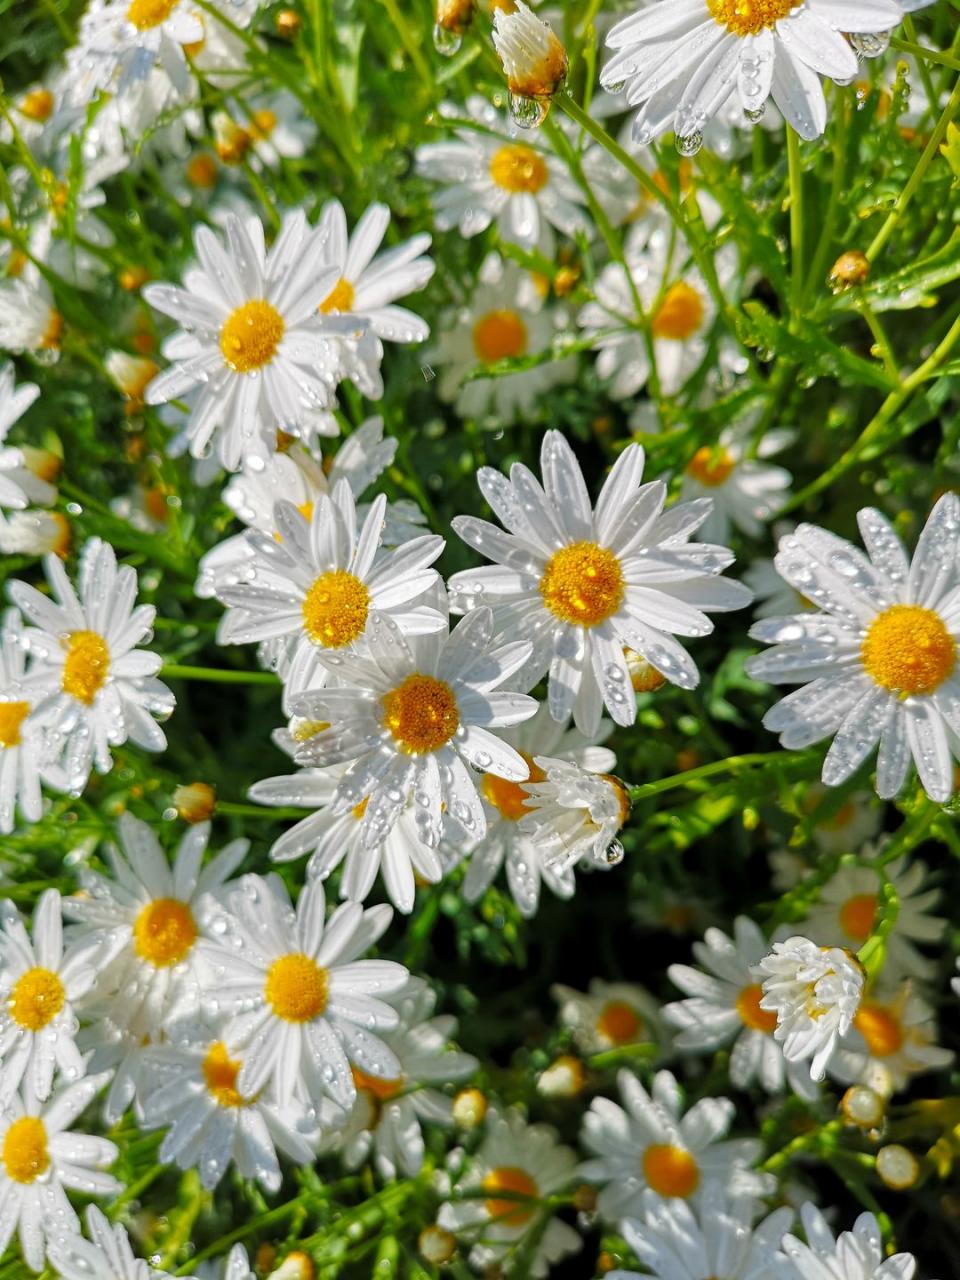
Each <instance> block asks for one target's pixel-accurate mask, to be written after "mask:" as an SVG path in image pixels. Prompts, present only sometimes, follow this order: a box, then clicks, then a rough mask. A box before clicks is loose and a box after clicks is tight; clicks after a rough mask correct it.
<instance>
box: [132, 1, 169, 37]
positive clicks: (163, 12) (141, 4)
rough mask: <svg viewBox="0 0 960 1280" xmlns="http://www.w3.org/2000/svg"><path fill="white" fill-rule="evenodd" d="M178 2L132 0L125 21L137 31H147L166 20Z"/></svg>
mask: <svg viewBox="0 0 960 1280" xmlns="http://www.w3.org/2000/svg"><path fill="white" fill-rule="evenodd" d="M178 4H179V0H133V2H132V4H131V5H130V8H129V9H128V10H127V21H128V22H132V23H133V25H134V26H135V27H136V28H137V30H138V31H149V30H150V28H151V27H159V26H160V24H161V22H166V20H167V19H168V18H169V17H170V15H171V13H173V11H174V9H175V8H176V7H177V5H178Z"/></svg>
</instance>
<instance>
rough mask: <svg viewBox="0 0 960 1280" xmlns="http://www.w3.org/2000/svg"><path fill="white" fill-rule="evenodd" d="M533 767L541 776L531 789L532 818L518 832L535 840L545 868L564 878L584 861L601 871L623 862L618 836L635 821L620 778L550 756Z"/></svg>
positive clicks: (531, 784) (530, 805) (529, 800)
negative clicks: (562, 875) (603, 868)
mask: <svg viewBox="0 0 960 1280" xmlns="http://www.w3.org/2000/svg"><path fill="white" fill-rule="evenodd" d="M534 765H535V766H536V768H537V771H538V776H537V777H534V778H532V779H531V780H530V782H529V783H528V784H527V787H526V790H527V796H528V799H527V802H526V807H527V808H528V809H529V810H530V813H529V815H528V816H527V817H522V818H521V819H520V823H519V829H520V831H521V832H522V833H523V834H524V835H526V836H527V837H528V838H529V839H531V840H533V841H535V843H536V846H537V850H538V853H539V855H540V857H541V859H542V861H543V865H544V866H545V867H550V868H551V869H552V870H553V871H554V872H555V873H557V874H558V875H559V874H562V873H563V872H564V871H570V870H571V869H572V868H573V867H575V866H576V865H577V863H578V862H582V861H584V860H587V861H589V862H592V863H594V864H596V865H599V866H604V865H607V866H615V865H616V864H617V863H618V862H620V861H622V859H623V845H621V843H620V841H619V840H617V839H616V836H617V832H618V831H620V830H622V828H623V827H624V825H625V824H626V821H627V818H628V817H629V816H630V796H629V793H628V792H627V789H626V788H625V787H624V785H623V783H622V782H621V781H620V780H619V778H614V777H611V776H610V775H608V774H595V773H589V772H588V771H587V770H586V769H581V767H580V766H579V765H578V764H574V763H573V762H572V761H569V760H551V759H550V757H549V756H537V757H536V759H535V760H534ZM539 775H542V776H539Z"/></svg>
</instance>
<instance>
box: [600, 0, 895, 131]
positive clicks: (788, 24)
mask: <svg viewBox="0 0 960 1280" xmlns="http://www.w3.org/2000/svg"><path fill="white" fill-rule="evenodd" d="M902 17H903V9H902V6H901V5H900V4H898V3H896V2H895V0H806V3H804V2H803V0H760V2H759V3H756V2H754V0H750V3H748V4H746V5H745V4H743V3H742V0H659V3H656V4H652V5H650V6H649V7H648V8H645V9H642V10H640V11H639V12H636V13H632V14H630V16H629V17H627V18H624V19H623V20H622V21H620V22H618V23H617V24H616V26H614V27H613V28H612V30H611V31H610V32H609V33H608V34H607V41H606V43H607V48H608V49H611V50H613V51H614V53H613V57H612V58H611V59H610V60H609V62H608V63H607V64H606V66H605V67H604V68H603V71H602V72H601V75H600V82H601V84H602V85H603V86H604V88H607V89H613V88H614V87H615V86H622V87H623V88H625V90H626V100H627V103H628V104H629V105H630V106H631V107H637V106H639V107H640V111H639V113H638V115H637V117H636V121H635V124H634V137H635V138H636V139H637V141H638V142H641V143H647V142H650V141H651V140H652V139H653V138H655V137H657V136H658V135H659V134H661V133H663V132H664V131H666V130H668V129H672V130H673V132H674V133H675V134H676V135H677V138H678V139H679V140H680V141H681V145H682V146H683V147H684V150H685V151H686V152H687V153H688V154H690V153H692V152H694V151H696V149H697V148H698V146H699V144H700V142H701V141H702V131H703V128H704V126H705V124H706V123H707V121H709V120H711V119H712V118H713V117H714V116H715V115H716V114H717V112H718V111H719V109H720V108H721V107H722V106H724V105H725V104H726V102H727V99H728V98H729V97H730V94H731V91H733V90H734V88H736V92H737V94H738V96H739V102H740V106H741V108H742V109H743V111H744V113H745V115H746V116H747V117H748V118H749V119H759V118H760V116H761V115H762V113H763V110H764V108H765V106H766V103H767V99H768V98H771V97H772V98H773V101H774V102H775V103H776V106H777V108H778V110H779V111H780V112H781V113H782V115H783V116H784V118H785V120H786V121H787V123H788V124H789V125H790V126H791V128H793V129H795V130H796V131H797V133H799V134H800V136H801V137H802V138H818V137H819V136H820V134H822V133H823V131H824V129H825V128H826V123H827V106H826V100H825V98H824V95H823V86H822V84H821V81H820V76H821V75H826V76H829V77H830V78H831V79H833V80H835V81H837V82H838V83H840V84H848V83H849V82H850V81H851V80H854V79H855V78H856V76H857V71H858V67H859V63H858V61H857V54H856V52H855V49H854V48H853V47H852V45H851V43H850V42H849V41H848V40H847V38H846V36H845V35H843V34H842V32H843V31H855V32H858V33H863V34H871V33H879V32H887V31H889V30H890V28H891V27H895V26H897V25H898V24H899V22H900V20H901V18H902Z"/></svg>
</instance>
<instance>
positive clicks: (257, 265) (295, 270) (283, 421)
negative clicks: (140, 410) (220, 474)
mask: <svg viewBox="0 0 960 1280" xmlns="http://www.w3.org/2000/svg"><path fill="white" fill-rule="evenodd" d="M224 226H225V230H226V238H227V245H226V247H225V246H224V244H223V243H222V241H221V240H220V239H219V238H218V237H217V236H216V235H215V234H214V232H213V231H211V230H210V228H209V227H197V229H196V231H195V232H194V247H195V250H196V254H197V257H198V259H199V262H200V265H199V266H196V267H192V268H190V270H189V271H187V273H186V275H185V276H184V287H183V288H178V287H177V286H175V285H171V284H151V285H148V286H147V287H146V288H145V289H144V291H143V296H144V298H145V299H146V301H147V302H149V303H150V305H151V306H152V307H155V308H156V309H157V310H158V311H162V312H163V313H164V314H165V315H168V316H171V317H172V318H173V319H174V320H176V321H177V322H178V323H179V324H180V325H181V326H182V327H181V329H180V331H179V332H178V333H176V334H174V335H173V336H172V337H170V338H167V339H166V341H165V342H164V345H163V353H164V355H166V356H167V357H168V358H169V359H171V360H172V361H173V362H174V363H173V365H172V366H171V368H169V369H167V370H165V371H164V372H163V373H161V374H160V375H159V376H158V377H156V378H155V379H154V380H153V382H152V383H151V384H150V386H149V387H148V388H147V393H146V399H147V403H148V404H165V403H166V402H167V401H169V400H177V399H180V398H181V397H182V396H184V395H187V394H188V393H189V392H191V391H192V390H198V395H197V397H196V400H195V402H194V404H193V409H192V412H191V415H190V421H189V423H188V424H187V428H186V430H187V434H188V436H189V440H190V452H191V454H192V455H193V456H194V457H195V458H200V457H203V456H204V455H205V454H206V453H207V451H208V450H209V448H210V446H211V442H212V441H213V440H214V439H216V441H217V452H218V454H219V457H220V461H221V463H222V464H223V466H224V467H225V468H226V469H227V470H228V471H236V470H237V469H238V468H239V467H240V465H241V463H243V462H244V461H245V460H247V459H250V458H255V459H257V460H258V461H261V462H264V463H265V462H266V460H267V458H268V457H269V456H270V454H271V453H272V452H274V449H275V447H276V438H277V430H278V428H282V429H283V430H285V431H289V432H292V433H293V434H296V430H297V427H298V426H299V424H300V422H301V421H302V420H303V418H304V417H305V416H306V414H307V413H308V412H309V411H310V410H311V409H316V408H317V407H326V406H327V405H329V404H330V402H331V400H332V397H333V391H334V388H335V386H336V382H337V377H338V374H337V364H338V359H339V357H338V355H337V351H336V343H335V342H332V341H331V339H332V338H334V337H337V336H339V335H341V334H356V333H358V332H360V331H362V330H363V328H364V326H363V324H362V322H361V321H359V320H357V319H356V317H339V316H332V315H330V316H325V315H323V314H322V313H321V312H320V310H319V307H320V304H321V303H322V302H323V300H324V298H325V297H327V295H328V294H329V292H330V290H331V289H332V288H333V286H334V285H335V283H336V271H335V268H333V267H330V266H327V265H325V262H324V242H323V238H322V237H321V236H319V235H318V234H317V233H316V232H315V231H313V230H312V229H311V228H310V227H308V225H307V220H306V217H305V216H304V214H303V211H302V210H297V211H295V212H294V213H289V214H287V215H286V217H285V218H284V221H283V226H282V228H281V231H280V234H279V235H278V236H277V239H276V240H275V241H274V244H273V246H272V248H271V249H270V250H269V252H268V251H267V249H266V245H265V242H264V232H263V224H262V223H261V221H260V220H259V218H256V217H248V218H243V219H241V218H239V217H237V216H236V215H234V214H228V215H227V217H226V218H225V219H224Z"/></svg>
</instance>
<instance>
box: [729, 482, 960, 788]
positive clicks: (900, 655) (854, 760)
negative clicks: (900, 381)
mask: <svg viewBox="0 0 960 1280" xmlns="http://www.w3.org/2000/svg"><path fill="white" fill-rule="evenodd" d="M858 523H859V526H860V533H861V535H862V537H863V541H864V544H865V547H866V551H867V554H866V555H864V554H863V553H862V552H861V551H859V550H858V549H857V548H856V547H855V546H853V545H851V544H850V543H849V542H845V541H844V540H843V539H841V538H838V537H836V536H835V535H834V534H831V533H827V532H826V530H823V529H818V528H816V527H815V526H813V525H801V526H800V527H799V528H798V529H797V530H796V532H795V533H793V534H788V535H787V536H785V537H783V538H781V540H780V549H779V552H778V554H777V557H776V560H775V565H776V568H777V572H778V573H779V574H780V576H781V577H782V578H783V579H784V580H785V581H786V582H787V583H788V584H789V585H790V586H791V587H793V589H794V590H795V591H796V592H798V593H799V594H801V595H802V596H803V597H804V598H805V599H806V600H808V601H809V602H810V603H811V604H812V605H814V606H816V612H812V611H811V610H809V609H807V610H804V611H802V612H798V613H796V614H794V615H792V616H787V617H782V616H781V617H771V618H765V619H763V620H762V621H761V622H758V623H757V624H756V625H755V626H754V627H753V629H752V631H751V635H752V636H753V637H754V639H757V640H764V641H767V642H768V643H771V644H772V645H773V646H774V647H773V648H772V649H771V650H770V651H769V652H767V653H764V654H761V655H760V656H759V657H756V658H752V659H750V661H749V663H748V668H749V671H750V673H751V675H753V676H754V677H755V678H756V679H760V680H768V681H770V682H771V683H777V684H780V683H782V684H802V685H803V688H801V689H799V690H797V691H796V692H795V693H792V694H790V695H788V696H787V697H786V698H784V699H783V701H782V702H780V703H778V704H777V705H776V706H775V707H773V708H772V709H771V710H770V711H768V712H767V714H766V716H765V717H764V724H765V725H766V727H767V728H768V729H773V730H774V731H775V732H777V733H779V734H780V741H781V743H782V744H783V746H785V747H791V748H792V747H805V746H808V745H809V744H810V743H813V742H818V741H820V739H822V738H826V737H832V738H833V742H832V744H831V746H830V750H829V751H828V752H827V756H826V759H825V760H824V764H823V781H824V782H825V783H827V784H829V785H836V784H838V783H840V782H842V781H843V780H844V779H846V778H848V777H849V776H850V775H851V774H852V773H854V772H855V770H856V769H858V768H859V767H860V765H861V764H862V763H863V762H864V761H865V760H866V759H868V758H869V757H870V756H871V755H872V754H873V752H874V750H875V749H878V754H877V766H876V787H877V791H878V793H879V794H880V795H881V796H882V797H884V798H888V797H891V796H894V795H896V794H897V792H898V791H900V789H901V788H902V786H903V784H904V783H905V781H906V779H907V775H908V773H909V771H910V766H911V763H913V764H915V766H916V769H917V772H918V773H919V775H920V781H921V782H922V783H923V786H924V788H925V790H926V792H927V794H928V795H929V796H930V797H931V799H933V800H937V801H939V802H941V803H942V802H943V801H945V800H947V799H949V797H950V796H951V794H952V793H953V790H954V777H953V773H954V762H955V761H956V760H957V759H960V749H958V746H957V743H958V737H957V734H958V731H960V674H958V671H957V644H958V638H960V618H958V616H957V612H956V605H955V597H956V590H955V585H954V582H953V572H954V568H955V566H956V564H957V563H958V561H960V500H958V498H957V497H956V495H955V494H946V495H944V497H942V498H941V499H940V500H939V502H938V503H937V504H936V506H935V507H934V509H933V511H932V512H931V513H930V517H929V519H928V520H927V524H926V527H925V528H924V530H923V532H922V534H921V535H920V539H919V541H918V543H917V548H916V551H915V553H914V556H913V560H912V562H911V561H910V559H909V558H908V556H907V553H906V550H905V549H904V547H903V545H902V543H901V542H900V539H899V538H898V537H897V535H896V533H895V532H894V530H893V528H892V527H891V526H890V524H889V523H888V522H887V520H886V519H885V518H884V517H883V516H882V515H881V514H880V513H879V512H878V511H874V510H872V509H869V508H868V509H866V510H864V511H861V512H860V514H859V516H858Z"/></svg>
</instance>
